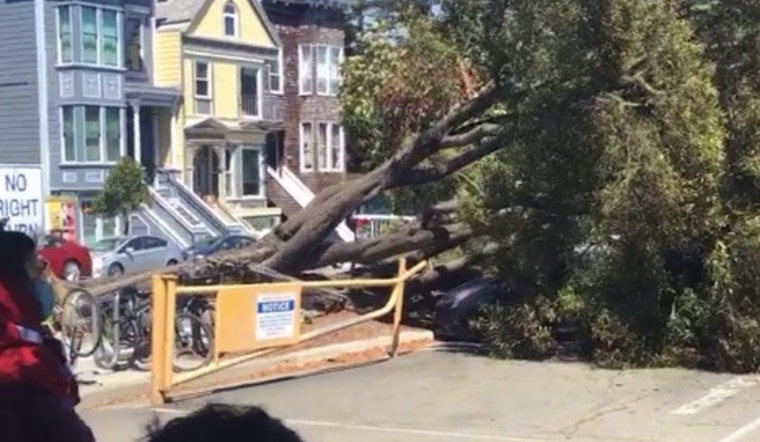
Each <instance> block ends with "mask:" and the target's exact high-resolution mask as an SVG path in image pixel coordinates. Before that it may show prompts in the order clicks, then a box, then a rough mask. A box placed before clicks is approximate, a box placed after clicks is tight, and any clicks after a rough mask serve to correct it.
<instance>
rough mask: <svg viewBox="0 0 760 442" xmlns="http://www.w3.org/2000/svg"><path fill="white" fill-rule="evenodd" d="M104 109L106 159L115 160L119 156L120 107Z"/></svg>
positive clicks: (117, 159)
mask: <svg viewBox="0 0 760 442" xmlns="http://www.w3.org/2000/svg"><path fill="white" fill-rule="evenodd" d="M104 109H105V132H106V137H105V141H106V149H105V150H106V161H108V162H117V161H119V157H120V156H121V109H120V108H118V107H106V108H104Z"/></svg>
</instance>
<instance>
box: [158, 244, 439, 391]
mask: <svg viewBox="0 0 760 442" xmlns="http://www.w3.org/2000/svg"><path fill="white" fill-rule="evenodd" d="M425 266H426V262H425V261H422V262H419V263H417V265H415V266H414V267H412V268H411V269H407V268H406V260H405V259H403V258H402V259H401V260H399V266H398V274H397V276H396V277H395V278H389V279H355V280H346V281H301V282H297V283H293V282H277V283H266V284H237V285H215V286H177V277H176V276H173V275H154V276H153V281H152V284H153V297H152V308H151V310H152V311H151V315H152V332H151V333H152V335H151V340H152V342H151V354H152V355H153V363H152V368H151V387H150V389H151V402H152V403H153V404H154V405H158V404H163V403H166V402H167V401H168V400H169V399H170V393H171V388H172V387H174V386H177V385H179V384H182V383H185V382H188V381H191V380H193V379H197V378H199V377H201V376H205V375H208V374H211V373H214V372H216V371H219V370H222V369H225V368H229V367H232V366H234V365H238V364H241V363H244V362H247V361H250V360H252V359H255V358H258V357H261V356H264V355H266V354H268V353H272V352H274V351H277V350H280V349H282V348H284V347H288V346H292V345H295V344H298V343H301V342H304V341H308V340H311V339H314V338H317V337H319V336H323V335H326V334H328V333H333V332H336V331H338V330H342V329H345V328H348V327H351V326H354V325H357V324H361V323H363V322H367V321H371V320H373V319H377V318H380V317H382V316H385V315H387V314H388V313H390V312H391V311H393V333H392V341H391V350H390V352H389V353H390V356H395V355H396V353H397V351H398V346H399V335H400V331H401V315H402V310H403V302H404V283H405V282H406V281H407V280H408V279H409V278H411V277H412V276H414V275H415V274H417V273H419V272H420V271H421V270H422V269H423V268H424V267H425ZM332 287H346V288H366V287H393V290H392V291H391V296H390V298H389V299H388V302H387V303H386V304H385V306H383V307H382V308H380V309H378V310H375V311H373V312H370V313H366V314H364V315H361V316H358V317H356V318H353V319H351V320H348V321H344V322H342V323H338V324H334V325H331V326H329V327H325V328H322V329H317V330H312V331H309V332H307V333H301V328H300V325H301V292H302V291H303V289H304V288H332ZM178 294H184V295H208V294H214V295H215V296H216V320H215V321H214V345H213V348H212V351H213V360H212V362H211V364H209V365H208V366H206V367H202V368H199V369H197V370H194V371H191V372H185V373H174V371H173V356H174V351H173V349H174V327H175V324H174V317H175V314H176V298H177V295H178ZM251 326H252V328H253V330H251ZM246 351H247V352H249V353H247V354H245V355H242V356H236V357H230V358H227V359H224V360H219V358H220V356H221V355H222V354H229V353H238V352H246Z"/></svg>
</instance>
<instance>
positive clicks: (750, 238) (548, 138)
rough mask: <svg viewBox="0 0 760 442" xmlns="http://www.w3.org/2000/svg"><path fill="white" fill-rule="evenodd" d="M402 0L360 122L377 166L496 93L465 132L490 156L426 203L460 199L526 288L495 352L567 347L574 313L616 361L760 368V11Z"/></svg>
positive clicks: (355, 73)
mask: <svg viewBox="0 0 760 442" xmlns="http://www.w3.org/2000/svg"><path fill="white" fill-rule="evenodd" d="M396 7H397V8H400V10H401V11H402V12H400V13H399V12H397V13H395V14H388V15H389V16H390V17H391V18H388V19H386V20H384V21H381V22H380V23H379V24H378V25H376V27H375V28H370V29H369V30H367V31H366V32H365V33H364V34H363V35H362V38H361V39H360V40H359V44H358V45H357V55H356V56H355V57H353V58H352V59H350V60H349V62H348V64H347V66H346V87H345V88H344V89H343V91H342V96H341V98H342V100H343V103H344V105H345V107H344V118H345V123H346V125H347V128H348V130H349V133H350V134H351V135H352V136H354V137H355V138H356V139H357V140H358V141H357V143H356V144H355V145H354V146H355V147H356V148H357V149H359V150H360V151H361V155H363V157H362V158H363V159H364V161H365V162H367V163H368V165H370V166H375V165H377V162H378V161H380V160H382V159H384V158H387V157H388V155H390V154H392V153H393V151H394V150H395V149H398V148H399V146H403V144H404V140H407V139H409V138H414V137H415V136H419V134H421V133H424V131H425V130H428V129H429V128H430V127H431V126H432V125H434V124H435V122H437V121H440V119H441V118H442V117H443V111H444V110H446V109H450V108H451V107H452V103H454V102H459V103H461V102H463V101H465V100H466V99H468V98H471V97H472V96H473V95H474V93H475V92H474V91H475V90H477V88H479V87H483V85H487V84H493V85H495V89H496V90H498V94H497V95H498V96H497V97H496V98H495V99H494V100H493V101H492V102H491V103H490V104H489V106H488V107H487V109H483V110H482V112H480V113H479V115H476V116H471V117H470V118H469V120H468V121H467V122H462V124H461V126H459V127H458V128H457V129H456V130H455V132H458V133H459V134H460V135H464V134H467V133H469V132H467V130H468V129H469V128H472V127H476V126H477V127H478V128H479V130H480V131H481V133H480V134H479V135H480V137H475V136H473V137H472V140H473V142H474V145H475V146H476V147H475V148H474V149H477V148H478V147H477V146H480V147H482V146H483V145H484V144H485V143H489V144H492V146H491V147H492V149H491V150H490V152H488V153H489V155H488V156H485V158H483V159H481V160H479V161H477V162H475V163H473V164H472V165H470V166H468V167H466V168H463V169H458V170H457V171H456V173H455V174H454V175H455V176H456V179H455V181H454V182H455V183H456V185H454V186H448V187H447V186H444V187H443V189H444V192H442V193H441V192H439V193H438V194H436V193H431V192H424V194H425V195H426V196H427V195H431V194H433V195H435V197H436V198H440V197H442V196H445V194H454V195H456V197H457V201H458V205H459V207H460V209H459V210H460V212H461V215H463V216H464V218H465V219H466V220H467V224H468V226H469V228H470V229H471V231H472V232H474V233H475V234H474V235H473V236H474V237H477V239H476V240H475V242H474V244H476V246H474V247H471V248H472V249H478V248H482V246H483V244H484V243H489V244H491V245H494V246H495V247H494V248H491V249H490V250H492V252H491V253H489V254H488V257H487V261H486V267H485V268H486V270H488V271H490V272H494V273H497V274H500V275H501V276H502V277H503V278H504V279H505V280H507V281H509V282H510V284H511V285H512V287H513V288H514V290H513V293H511V294H510V295H509V299H510V301H509V302H508V303H507V305H505V306H501V307H499V308H498V309H493V311H491V312H489V314H488V318H486V319H487V321H486V323H485V324H486V325H484V326H483V327H485V329H486V330H487V331H488V333H489V337H490V339H492V341H493V342H494V343H495V344H498V345H495V346H494V348H497V349H500V350H501V351H502V353H504V354H505V355H522V356H542V355H548V354H549V353H550V352H552V351H553V348H554V345H555V344H556V342H554V339H553V338H552V337H551V336H552V331H553V330H554V329H555V328H556V327H557V325H558V324H561V323H563V322H567V321H573V322H574V323H579V324H581V325H580V326H579V327H580V331H579V333H581V334H582V337H581V339H583V340H584V342H585V344H586V348H588V349H589V350H590V351H591V352H592V356H593V357H594V358H595V359H596V360H597V361H598V362H600V363H603V364H607V365H613V366H627V365H662V364H685V365H689V366H701V367H709V368H714V369H727V370H740V371H741V370H754V369H756V368H757V366H758V364H759V363H760V351H758V349H756V348H755V347H756V346H755V345H754V342H756V341H757V339H759V338H760V328H759V325H758V321H757V319H756V318H757V317H758V313H760V310H759V309H758V308H759V307H760V293H758V289H757V287H758V284H756V283H755V282H756V281H755V279H756V277H755V274H756V273H757V271H756V269H757V264H758V258H760V236H758V234H760V230H758V227H760V218H759V217H758V214H759V213H758V203H760V199H759V198H760V193H758V186H759V185H760V180H759V178H760V175H759V174H760V157H759V156H758V154H759V153H760V151H759V150H758V141H757V140H758V137H757V136H756V135H758V127H760V124H758V123H760V120H758V118H760V113H758V109H760V105H759V104H760V102H758V99H759V98H760V95H758V92H759V91H760V90H759V89H758V88H759V87H760V81H758V80H760V74H758V72H760V69H758V68H759V67H760V66H759V65H758V62H759V61H760V59H759V58H758V57H759V55H758V54H760V47H759V45H760V24H757V23H756V21H755V20H753V19H752V17H756V16H757V15H756V14H757V13H758V12H760V9H759V8H760V6H758V4H757V2H752V1H747V0H745V1H742V0H731V1H725V2H712V1H706V0H704V1H698V0H695V1H686V0H682V1H674V0H673V1H671V0H669V1H660V2H649V1H643V0H602V1H599V0H529V1H528V0H526V1H520V0H511V1H506V0H479V1H469V2H461V1H447V0H443V1H440V2H437V6H436V7H435V8H432V9H434V11H433V10H431V9H427V10H424V11H423V12H422V13H421V12H420V9H419V8H407V9H404V7H403V6H398V5H397V6H396ZM389 27H390V28H392V29H393V30H395V31H396V32H393V33H391V32H388V28H389ZM484 30H487V31H484ZM389 35H390V36H392V38H390V37H389ZM484 122H487V123H488V124H487V125H485V124H483V123H484ZM486 132H488V133H489V134H488V135H489V137H486V138H483V137H484V136H486ZM484 150H486V149H484ZM446 154H447V152H446V149H442V150H441V151H439V152H438V153H437V154H436V155H434V156H430V157H429V158H427V159H426V161H427V162H428V163H429V164H432V165H433V166H434V167H437V168H439V169H442V168H444V167H445V166H442V165H445V164H446V161H447V160H448V159H449V158H450V157H447V155H446ZM436 188H437V189H439V190H440V189H441V183H440V182H436ZM409 191H410V192H414V191H413V190H409ZM425 202H429V200H426V201H425ZM494 323H497V324H498V326H494Z"/></svg>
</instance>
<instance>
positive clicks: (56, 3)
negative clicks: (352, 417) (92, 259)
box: [0, 0, 240, 245]
mask: <svg viewBox="0 0 760 442" xmlns="http://www.w3.org/2000/svg"><path fill="white" fill-rule="evenodd" d="M154 11H155V4H154V1H153V0H0V166H2V165H21V166H35V165H38V166H39V167H40V168H41V170H42V188H43V194H44V195H43V197H47V196H55V195H66V196H72V197H74V198H75V199H76V214H75V219H76V225H77V229H76V230H77V232H78V237H79V240H80V241H82V242H84V243H85V244H87V245H91V244H93V243H94V242H96V241H97V240H98V239H100V238H103V237H107V236H112V235H114V234H119V233H120V232H121V230H122V229H121V226H120V224H121V222H120V220H118V219H103V218H100V217H96V216H95V215H92V214H90V213H88V210H87V209H88V206H89V205H90V202H91V201H92V199H93V197H94V196H95V195H96V194H97V192H98V191H99V190H100V189H102V187H103V185H104V182H105V179H106V177H107V174H108V171H109V169H110V168H111V167H113V165H114V164H115V163H116V162H117V161H118V160H119V158H121V157H123V156H125V155H129V156H132V157H133V158H136V159H139V161H140V162H141V163H142V164H143V166H144V167H145V169H146V171H147V174H148V177H149V179H150V180H151V183H153V184H155V185H154V186H153V187H151V192H152V193H153V196H154V202H153V203H151V205H150V206H145V208H144V210H142V211H140V212H138V213H135V214H134V215H133V216H132V217H131V219H130V221H131V223H130V225H131V226H132V227H133V228H134V229H135V233H137V231H139V232H141V233H154V234H160V235H162V236H165V237H169V238H170V239H173V240H175V241H176V242H178V243H179V244H180V245H187V244H189V243H192V242H193V241H195V240H197V239H198V238H199V237H202V236H207V235H215V234H220V233H225V232H228V231H238V230H240V229H239V227H240V226H239V225H238V224H236V223H235V222H234V220H233V221H227V220H222V219H220V218H219V217H218V216H217V215H215V214H214V213H213V212H212V211H211V210H209V209H208V208H207V207H202V206H199V205H198V204H197V201H196V200H194V199H192V198H191V197H190V196H188V197H186V198H184V199H183V198H182V194H181V192H176V191H174V189H172V186H171V182H170V181H167V180H163V181H162V180H160V179H159V178H160V176H162V173H163V171H162V170H161V169H160V168H161V165H162V164H166V161H164V159H165V157H166V156H167V155H168V154H169V153H168V152H166V151H165V150H168V149H167V148H162V147H160V146H159V143H158V133H159V130H160V128H159V127H158V124H159V121H164V120H165V119H160V118H158V116H159V115H160V114H161V113H163V115H166V113H168V114H170V115H172V114H173V113H175V112H176V109H177V108H178V102H179V100H180V99H181V96H180V91H179V90H176V89H173V88H161V87H155V86H153V78H152V77H153V69H152V67H153V66H152V64H153V47H154V45H153V31H154V29H155V15H154ZM163 175H164V176H165V175H167V174H165V173H163ZM154 178H155V181H154ZM169 199H173V201H168V200H169Z"/></svg>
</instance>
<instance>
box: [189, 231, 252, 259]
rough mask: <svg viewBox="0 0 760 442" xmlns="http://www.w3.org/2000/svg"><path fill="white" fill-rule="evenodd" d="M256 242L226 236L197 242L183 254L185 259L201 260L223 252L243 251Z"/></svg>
mask: <svg viewBox="0 0 760 442" xmlns="http://www.w3.org/2000/svg"><path fill="white" fill-rule="evenodd" d="M255 242H256V240H255V239H254V238H252V237H250V236H245V235H226V236H218V237H216V238H211V239H207V240H204V241H200V242H197V243H195V244H193V245H192V246H190V247H188V248H187V249H185V250H184V251H183V252H182V256H183V257H184V258H185V259H191V258H192V259H199V258H205V257H207V256H209V255H213V254H214V253H216V252H219V251H222V250H232V249H242V248H243V247H248V246H250V245H251V244H253V243H255Z"/></svg>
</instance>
